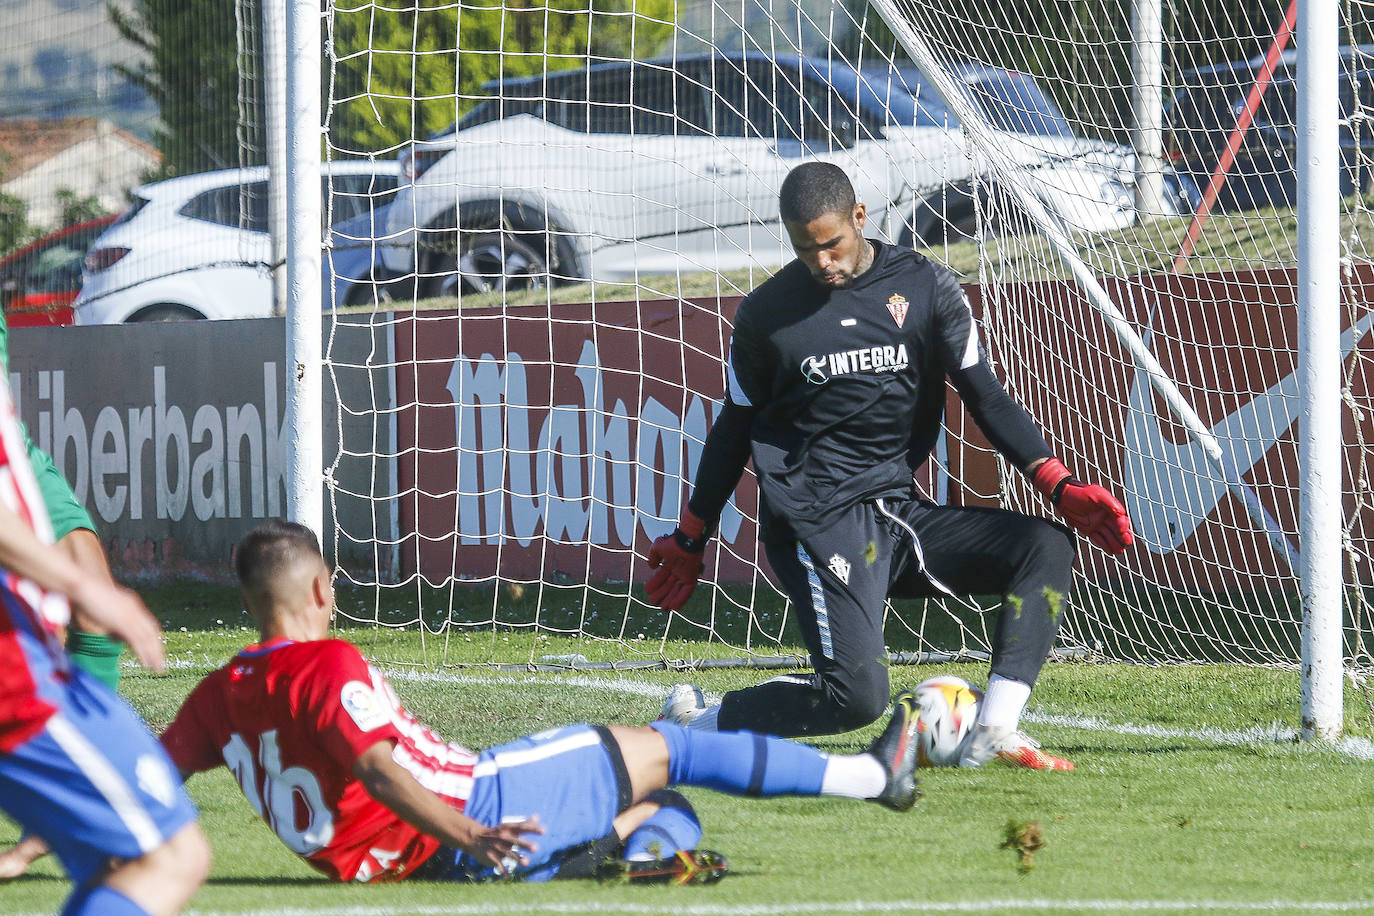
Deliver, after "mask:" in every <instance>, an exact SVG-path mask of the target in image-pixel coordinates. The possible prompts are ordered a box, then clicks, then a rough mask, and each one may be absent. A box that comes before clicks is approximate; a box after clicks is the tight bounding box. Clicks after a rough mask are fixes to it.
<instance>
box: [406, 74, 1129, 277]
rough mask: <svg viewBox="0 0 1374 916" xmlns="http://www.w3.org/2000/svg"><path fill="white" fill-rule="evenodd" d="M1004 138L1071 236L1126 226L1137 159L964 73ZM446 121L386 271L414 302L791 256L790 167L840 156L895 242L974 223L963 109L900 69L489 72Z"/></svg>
mask: <svg viewBox="0 0 1374 916" xmlns="http://www.w3.org/2000/svg"><path fill="white" fill-rule="evenodd" d="M960 76H961V78H962V79H963V80H964V83H965V85H967V86H968V87H969V89H970V97H971V98H972V99H973V101H974V102H975V103H976V104H978V105H979V106H980V107H982V109H983V110H984V113H985V114H986V115H987V116H988V119H989V121H990V123H991V124H992V125H994V127H995V128H996V129H998V131H999V136H1002V137H1005V138H1006V143H1005V145H1004V147H1003V150H1004V151H1005V152H1006V153H1007V154H1009V155H1010V156H1012V157H1013V158H1014V159H1015V160H1016V161H1017V162H1019V163H1021V164H1022V165H1025V166H1027V168H1028V169H1029V175H1030V176H1031V183H1032V184H1033V185H1034V187H1035V192H1036V193H1037V195H1038V196H1039V197H1040V198H1041V199H1042V200H1043V201H1044V202H1045V203H1046V204H1047V206H1049V208H1050V210H1051V212H1053V213H1055V214H1057V215H1058V216H1059V217H1060V218H1061V219H1062V220H1063V221H1064V223H1065V225H1066V226H1067V227H1069V228H1071V229H1075V230H1078V231H1082V232H1099V231H1105V230H1109V229H1116V228H1121V227H1124V226H1127V225H1129V224H1131V223H1132V222H1133V221H1134V219H1135V207H1134V202H1133V198H1134V195H1133V191H1132V188H1131V184H1132V182H1133V181H1134V175H1133V172H1134V157H1133V155H1132V154H1131V151H1130V150H1129V149H1128V148H1126V147H1122V146H1117V145H1113V144H1106V143H1100V142H1095V141H1090V140H1086V139H1083V138H1081V137H1077V136H1074V134H1073V133H1072V131H1071V129H1070V128H1069V126H1068V122H1067V121H1066V119H1065V118H1064V116H1063V115H1062V114H1061V113H1060V112H1059V111H1058V110H1057V109H1056V108H1055V107H1054V105H1053V103H1052V102H1050V101H1049V99H1048V98H1046V97H1045V96H1044V94H1043V93H1041V92H1040V90H1039V87H1037V86H1036V85H1035V83H1034V81H1033V80H1031V79H1030V78H1029V77H1027V76H1024V75H1022V74H1015V73H1011V72H1010V71H1006V70H1000V69H996V68H978V69H968V70H966V71H964V72H962V73H961V74H960ZM488 89H489V91H490V92H491V97H490V98H488V99H486V100H484V101H483V102H481V103H479V104H478V105H477V106H476V107H474V108H473V109H472V110H471V111H469V112H468V113H467V115H465V116H464V118H463V119H462V121H460V122H459V123H458V124H457V125H456V126H455V128H454V129H452V130H450V131H449V132H447V133H444V134H441V135H438V136H435V137H433V138H431V139H429V140H426V141H421V142H419V143H416V144H414V145H413V146H412V147H411V148H410V149H409V150H407V151H406V152H405V153H404V154H403V155H402V157H401V168H402V184H401V188H400V190H399V192H398V193H397V197H396V202H395V205H394V206H393V207H392V208H391V210H390V220H389V223H388V227H387V228H388V233H387V234H388V236H389V237H390V238H392V239H393V240H394V243H395V244H394V245H392V246H391V247H389V248H388V249H387V250H386V251H385V252H384V253H383V259H384V261H385V263H386V265H387V267H388V269H389V270H390V271H391V272H393V273H395V274H397V275H401V274H412V273H413V274H414V275H415V276H417V277H418V281H419V286H420V293H421V294H422V295H435V294H446V293H451V292H453V291H454V290H455V289H456V288H457V287H458V285H459V284H460V283H461V284H463V285H464V286H465V287H466V288H469V289H474V290H479V291H480V290H490V289H494V288H498V287H502V286H505V287H511V286H539V285H543V284H545V283H550V282H553V283H557V282H563V281H576V280H585V279H596V280H609V281H616V280H625V279H631V278H634V277H636V276H640V275H644V274H654V273H673V272H677V271H690V270H729V269H733V268H740V267H746V266H771V265H777V264H781V263H783V262H785V261H787V260H789V259H790V258H791V257H792V252H791V248H790V246H789V245H788V244H787V240H786V237H785V235H784V234H783V233H782V231H781V228H780V225H779V223H778V208H777V194H778V187H779V185H780V184H781V182H782V178H783V176H784V175H785V174H786V173H787V172H788V170H790V169H791V168H792V167H793V166H794V165H796V164H797V163H798V162H800V161H802V160H804V159H813V158H814V159H823V160H828V161H831V162H834V163H836V164H837V165H839V166H841V167H842V168H843V169H844V170H845V171H846V173H848V174H849V176H850V177H851V179H852V180H853V181H854V184H855V190H856V192H857V194H858V196H859V199H860V200H862V201H864V202H865V203H867V204H868V206H869V213H870V223H869V225H870V227H871V231H875V232H876V233H877V234H878V235H879V236H881V237H884V238H887V239H889V240H891V241H893V242H898V243H905V244H911V243H912V242H913V241H917V242H932V241H935V240H937V239H939V238H942V237H944V236H945V235H946V234H948V233H951V232H953V233H966V232H968V231H970V229H971V227H972V226H973V214H974V200H973V196H972V192H971V188H973V187H978V186H981V185H982V184H984V183H976V182H973V181H972V180H971V176H972V175H973V174H974V173H975V170H979V169H983V168H985V167H984V166H983V165H981V164H980V163H978V162H970V158H969V156H968V155H967V153H966V145H965V143H964V140H963V137H962V135H961V132H960V128H959V126H958V123H957V121H956V119H955V118H954V117H953V116H952V115H951V114H950V113H949V112H948V111H947V110H946V108H945V106H944V105H943V103H941V102H940V100H939V99H938V98H937V97H935V96H934V95H933V93H932V91H931V90H930V88H929V86H928V85H925V84H924V82H923V80H922V78H921V76H920V74H919V72H918V71H915V70H911V69H887V68H884V69H882V70H881V71H875V72H872V73H870V72H868V71H863V72H862V73H861V72H859V71H855V70H854V69H852V68H850V67H848V66H847V65H845V64H842V63H839V62H836V61H829V60H825V59H821V58H807V57H791V58H775V57H770V56H767V55H763V54H751V53H740V52H735V53H728V54H719V53H717V54H715V55H708V56H700V57H680V58H677V59H676V60H672V61H658V62H654V61H647V62H646V61H637V62H628V61H625V62H615V63H605V64H597V65H593V66H591V67H588V68H585V69H581V70H573V71H566V72H557V73H549V74H545V75H539V76H534V77H526V78H521V79H509V80H502V81H499V82H496V83H493V84H490V85H489V86H488Z"/></svg>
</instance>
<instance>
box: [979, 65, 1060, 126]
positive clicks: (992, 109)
mask: <svg viewBox="0 0 1374 916" xmlns="http://www.w3.org/2000/svg"><path fill="white" fill-rule="evenodd" d="M968 86H969V89H970V90H971V95H972V96H973V100H974V101H975V102H976V103H977V105H978V107H979V109H980V110H981V111H982V112H983V116H984V117H985V118H987V120H988V123H989V124H991V125H992V127H993V128H995V129H996V130H1005V131H1009V132H1011V133H1016V134H1034V135H1036V136H1040V137H1071V136H1073V128H1072V127H1070V126H1069V121H1068V119H1067V118H1065V117H1064V114H1063V112H1061V111H1060V110H1059V109H1058V108H1057V107H1056V106H1055V104H1054V102H1052V101H1050V99H1049V97H1048V96H1047V95H1045V93H1044V92H1042V91H1041V90H1040V87H1039V86H1038V85H1036V83H1035V80H1033V79H1031V78H1030V77H1029V76H1027V75H1025V74H1024V73H1015V72H1012V71H1009V70H1004V71H989V72H984V73H980V74H978V75H977V77H976V78H974V79H970V80H969V82H968Z"/></svg>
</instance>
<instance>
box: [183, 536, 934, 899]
mask: <svg viewBox="0 0 1374 916" xmlns="http://www.w3.org/2000/svg"><path fill="white" fill-rule="evenodd" d="M235 566H236V569H237V572H238V576H239V581H240V583H241V585H242V588H243V602H244V605H245V607H246V608H247V610H248V611H249V613H250V614H251V615H252V616H253V618H254V620H255V621H256V622H257V624H258V628H259V630H260V632H261V636H262V640H261V642H259V643H258V644H256V645H252V646H249V647H247V648H246V649H244V650H243V651H242V652H240V653H239V654H238V655H237V656H235V657H234V658H233V659H232V660H231V661H230V662H229V663H228V664H227V665H225V666H224V667H223V668H221V669H219V670H218V671H215V672H213V673H211V674H210V675H209V676H207V677H206V678H205V679H204V680H203V681H201V683H200V684H199V685H198V686H197V687H196V688H195V689H194V690H193V691H192V692H191V694H190V696H188V697H187V699H186V701H185V703H184V704H183V705H182V707H181V710H180V712H178V714H177V716H176V719H175V721H173V722H172V724H171V725H170V726H169V727H168V729H167V731H166V732H164V733H163V736H162V740H163V744H164V746H165V747H166V748H167V751H168V753H169V754H170V755H171V757H172V760H173V761H174V762H175V763H176V765H177V767H178V768H179V769H180V770H181V771H182V773H183V775H189V774H191V773H196V772H200V771H203V770H209V769H213V768H214V767H217V766H219V765H221V764H223V765H225V766H228V767H229V769H230V770H232V771H233V773H234V775H235V777H237V779H238V782H239V787H240V788H241V789H242V790H243V793H244V795H246V796H247V798H248V801H249V803H250V804H251V805H252V806H253V810H254V811H256V812H257V813H258V814H259V815H260V816H261V817H262V818H263V819H264V820H265V821H266V822H267V823H268V825H269V826H270V827H271V828H272V829H273V830H274V831H275V832H276V834H277V836H278V837H279V838H280V839H281V840H282V842H283V843H285V844H286V845H287V847H289V848H290V849H291V850H292V851H293V852H295V853H297V854H299V855H300V856H302V857H303V858H304V859H305V860H306V861H307V862H308V863H309V864H310V865H312V866H314V867H315V868H317V869H318V870H319V871H321V872H323V873H324V874H326V875H328V876H329V877H330V878H333V879H336V880H340V881H375V880H394V879H397V878H402V877H405V876H406V875H411V874H414V875H416V876H417V877H422V878H429V879H452V880H483V879H488V878H494V877H497V876H499V875H502V874H508V875H513V876H518V877H521V878H524V879H526V880H547V879H549V878H552V877H555V876H557V877H578V876H587V875H592V874H595V873H597V871H598V870H599V869H603V868H605V866H606V863H607V861H608V860H610V861H611V862H612V863H614V865H613V871H615V872H616V873H618V874H621V875H624V876H627V877H629V878H631V879H637V878H660V879H661V878H667V879H671V880H675V881H680V882H686V881H706V880H713V879H715V878H718V877H720V875H721V874H722V873H723V872H724V869H725V862H724V859H723V858H722V857H720V856H719V855H717V854H714V853H707V852H704V851H693V847H694V846H695V844H696V842H697V840H698V839H699V837H700V834H701V830H700V825H699V824H698V822H697V820H696V817H695V815H694V813H693V812H692V809H691V806H690V805H689V804H688V803H687V801H686V799H684V798H682V797H681V796H680V795H677V793H674V792H668V791H665V786H667V785H670V784H680V785H694V786H706V787H709V788H712V789H716V790H719V791H722V792H729V793H734V794H740V795H744V794H749V795H785V794H791V795H836V796H845V797H850V798H861V799H872V800H874V801H877V802H880V803H882V804H884V805H887V806H888V807H891V808H895V809H898V810H904V809H907V808H910V807H911V806H912V805H913V804H914V803H915V801H916V796H917V790H916V779H915V775H914V769H915V762H916V741H915V731H916V707H915V703H914V698H913V697H912V696H911V695H902V696H900V697H898V698H897V701H896V703H895V706H894V710H893V714H892V720H891V722H890V723H889V724H888V726H887V728H886V730H885V731H884V732H883V734H882V735H880V736H879V737H878V739H877V740H876V741H874V743H873V744H872V745H871V746H870V747H869V749H868V751H867V752H866V753H863V754H856V755H852V756H841V755H828V754H824V753H821V752H820V751H817V750H815V749H814V748H810V747H807V746H805V745H801V744H794V743H791V742H788V741H784V740H782V739H779V738H766V737H763V736H759V735H752V734H748V733H743V732H741V733H738V734H707V733H689V732H687V730H685V729H683V728H681V727H679V726H677V725H673V724H670V723H656V724H655V725H653V726H644V727H639V728H629V727H621V726H611V727H608V728H601V727H593V726H590V725H570V726H566V727H563V728H555V729H551V730H549V731H545V732H540V733H539V734H537V735H532V736H529V737H526V738H521V739H519V740H517V741H513V742H511V743H509V744H504V745H501V746H498V747H494V748H491V749H490V750H487V751H483V752H481V753H477V752H473V751H469V750H467V749H466V748H463V747H460V746H459V745H456V744H450V743H446V742H444V741H443V740H442V739H441V738H439V737H438V736H437V735H435V733H434V732H432V731H430V730H429V729H428V728H426V727H425V726H424V725H422V724H420V723H419V722H418V721H417V720H416V719H415V718H414V717H413V716H411V715H410V713H408V712H407V711H406V710H405V709H404V708H403V707H402V706H401V705H400V703H399V702H398V700H397V699H396V695H395V693H394V692H393V691H392V690H391V687H390V686H389V685H388V684H387V681H386V679H385V678H384V677H383V676H382V675H381V674H380V673H378V672H377V671H376V670H375V669H374V668H372V667H371V666H370V665H369V664H368V663H367V662H366V660H364V658H363V656H362V655H361V654H360V653H359V651H358V650H357V649H356V648H354V647H353V646H352V645H350V644H349V643H347V642H344V641H342V640H338V639H330V638H328V634H329V625H330V619H331V617H332V613H333V609H334V593H333V587H332V585H331V582H330V571H329V569H328V567H327V566H326V564H325V561H324V559H323V558H322V557H321V555H320V550H319V547H318V545H317V542H316V540H315V536H314V535H313V534H312V533H311V532H310V530H309V529H308V528H305V527H303V526H301V525H297V524H293V523H289V522H269V523H267V524H264V525H262V526H260V527H259V528H257V529H255V530H254V531H252V532H251V533H249V534H248V536H247V537H246V538H244V540H243V542H242V543H241V544H240V545H239V547H238V552H237V554H236V557H235ZM630 859H644V860H648V861H639V862H632V861H629V860H630Z"/></svg>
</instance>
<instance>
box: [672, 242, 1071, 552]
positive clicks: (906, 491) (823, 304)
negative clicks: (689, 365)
mask: <svg viewBox="0 0 1374 916" xmlns="http://www.w3.org/2000/svg"><path fill="white" fill-rule="evenodd" d="M873 247H874V258H873V264H872V266H871V267H870V268H869V269H868V270H867V271H865V272H864V273H863V274H861V275H860V276H859V277H857V278H856V279H855V281H854V283H853V284H851V285H850V286H849V287H846V288H844V289H829V288H826V287H824V286H822V285H821V284H819V283H817V282H816V281H815V280H813V279H812V277H811V274H810V272H809V271H808V270H807V269H806V266H805V265H804V264H802V263H801V262H800V261H793V262H792V263H791V264H789V265H787V266H786V267H784V268H783V269H782V270H781V271H780V272H779V273H778V274H777V275H775V276H774V277H772V278H770V279H769V280H767V281H766V282H765V283H763V284H762V285H761V286H759V288H758V289H756V290H754V292H752V293H751V294H749V296H747V297H746V298H745V300H744V301H743V302H742V303H741V304H740V307H739V310H738V312H737V313H736V316H735V330H734V334H733V335H732V337H731V339H730V360H729V388H728V390H727V392H726V398H725V405H724V408H723V409H722V411H721V413H720V415H719V416H717V418H716V420H715V423H713V424H712V427H711V431H710V433H709V434H708V435H707V439H706V444H705V447H704V449H703V451H702V456H701V464H700V465H699V466H698V469H697V477H696V484H695V487H694V489H693V493H692V498H691V501H690V503H689V508H690V509H691V510H692V512H693V513H695V514H696V515H697V516H699V517H701V518H702V519H705V520H707V521H708V522H714V520H715V519H717V518H718V517H719V516H720V512H721V509H722V508H723V507H724V505H725V501H726V500H727V499H729V497H730V494H731V493H732V492H733V491H734V489H735V486H736V485H737V484H738V483H739V479H740V475H741V474H742V473H743V472H744V466H745V463H746V462H747V461H748V459H749V456H750V454H751V453H752V456H753V459H754V472H755V474H756V475H757V477H758V480H759V489H760V493H761V496H762V499H761V500H760V503H761V507H760V524H761V526H762V528H763V535H764V537H774V538H777V537H787V536H796V537H806V536H807V535H808V534H810V533H811V532H814V531H817V530H820V529H821V528H823V527H824V526H825V525H826V524H827V523H828V522H829V520H830V519H832V518H833V517H834V515H835V514H836V513H838V512H840V511H843V510H844V509H846V508H848V507H849V506H851V505H853V504H854V503H856V502H858V501H860V500H864V499H870V498H874V497H881V496H903V495H910V494H911V493H912V491H913V483H912V479H913V475H914V473H915V471H916V469H917V468H919V467H920V466H921V465H922V464H923V463H924V462H925V461H926V459H927V458H928V457H929V456H930V452H931V449H932V448H933V447H934V445H935V441H936V437H937V436H938V435H939V433H940V423H941V420H942V419H943V416H944V408H945V379H946V378H947V377H948V378H949V379H950V380H951V381H953V383H954V386H955V388H956V389H957V390H958V392H959V395H960V398H961V399H962V400H963V402H964V405H965V407H967V408H968V411H969V413H970V414H971V415H972V416H973V418H974V421H975V422H976V423H977V424H978V426H979V428H980V429H981V430H982V431H983V433H984V434H985V435H986V436H987V437H988V440H989V441H990V442H992V444H993V445H994V446H995V447H996V448H997V450H998V451H999V452H1001V453H1002V454H1003V455H1005V456H1006V457H1007V458H1008V459H1009V460H1010V461H1011V462H1012V463H1014V464H1015V465H1016V466H1017V467H1018V468H1023V469H1024V468H1025V467H1026V466H1027V465H1029V464H1030V463H1031V462H1033V461H1035V460H1037V459H1039V458H1045V457H1049V456H1050V455H1051V454H1052V452H1051V451H1050V448H1049V446H1048V445H1047V444H1046V442H1045V438H1044V436H1043V435H1041V433H1040V431H1039V429H1037V428H1036V426H1035V424H1034V422H1033V421H1032V420H1031V418H1030V416H1029V415H1028V414H1027V413H1026V411H1025V410H1024V409H1023V408H1022V407H1021V406H1020V405H1019V404H1017V403H1016V402H1015V401H1014V400H1012V398H1011V396H1010V395H1008V394H1007V392H1006V389H1004V388H1003V387H1002V385H1001V384H1000V383H999V382H998V381H997V379H996V377H994V376H993V374H992V372H991V371H990V370H989V369H988V366H987V362H986V359H985V358H984V354H983V351H982V348H981V346H980V345H979V341H978V328H977V325H976V323H975V322H974V320H973V315H972V312H971V311H970V309H969V304H968V300H967V299H966V298H965V296H964V294H963V290H961V289H960V288H959V284H958V281H957V280H956V279H955V277H954V275H953V274H952V273H950V271H949V270H947V269H946V268H944V267H943V266H941V265H939V264H936V263H934V262H933V261H930V260H928V259H926V258H925V257H922V256H921V255H918V254H916V253H915V252H912V251H906V250H902V249H898V248H893V247H891V246H888V245H884V244H881V243H879V242H873Z"/></svg>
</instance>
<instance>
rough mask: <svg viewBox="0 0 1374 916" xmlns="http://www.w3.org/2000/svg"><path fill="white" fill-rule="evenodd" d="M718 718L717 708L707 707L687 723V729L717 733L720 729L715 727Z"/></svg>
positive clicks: (718, 708)
mask: <svg viewBox="0 0 1374 916" xmlns="http://www.w3.org/2000/svg"><path fill="white" fill-rule="evenodd" d="M719 718H720V707H719V706H707V707H706V708H705V709H703V710H702V711H701V712H700V713H698V714H697V716H696V718H694V719H693V720H692V721H690V722H688V723H687V728H695V729H698V730H699V731H704V732H718V731H720V728H719V727H718V726H717V725H716V720H717V719H719Z"/></svg>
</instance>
